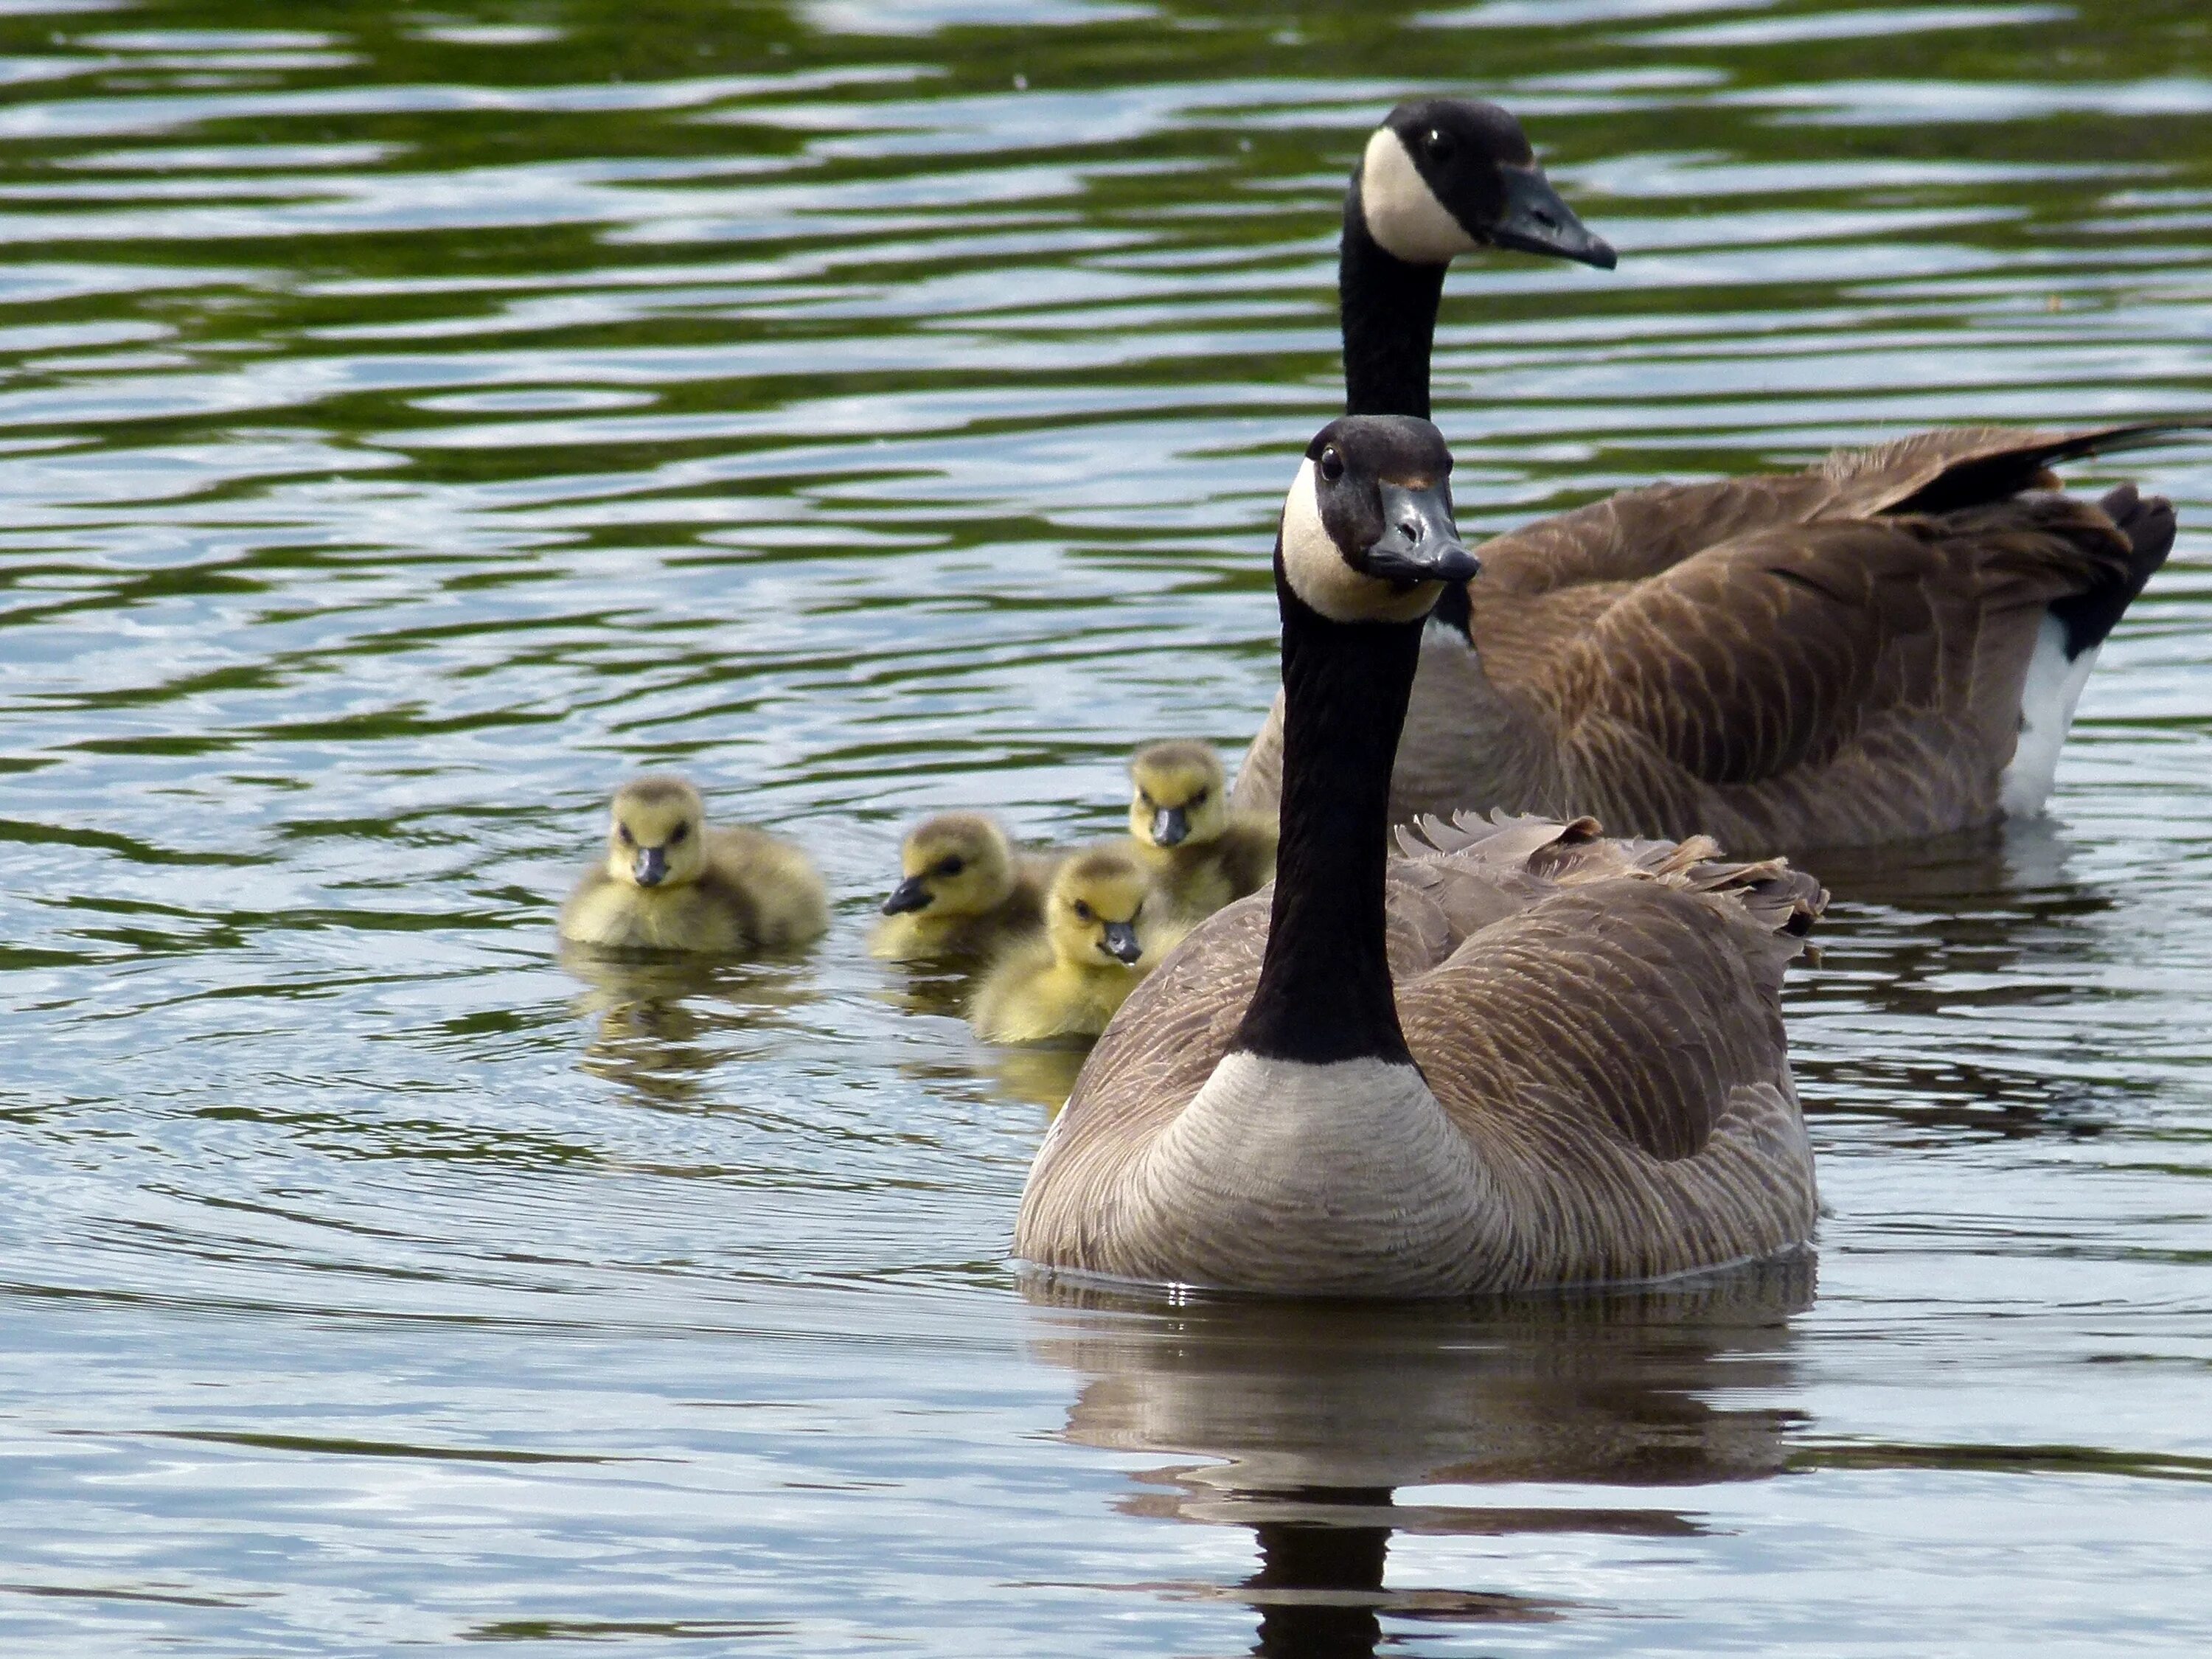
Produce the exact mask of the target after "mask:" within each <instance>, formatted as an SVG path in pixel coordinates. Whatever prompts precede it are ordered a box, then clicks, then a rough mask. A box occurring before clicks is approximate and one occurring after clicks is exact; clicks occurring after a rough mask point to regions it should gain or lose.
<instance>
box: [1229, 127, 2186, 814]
mask: <svg viewBox="0 0 2212 1659" xmlns="http://www.w3.org/2000/svg"><path fill="white" fill-rule="evenodd" d="M1482 246H1493V247H1504V248H1510V249H1516V250H1518V251H1521V252H1530V253H1540V254H1547V255H1550V256H1552V257H1554V258H1567V259H1576V260H1580V261H1583V262H1584V263H1586V264H1600V265H1607V266H1610V265H1611V264H1613V250H1612V249H1611V248H1610V247H1608V246H1606V244H1605V243H1603V242H1602V241H1601V240H1598V239H1597V238H1596V237H1595V236H1593V235H1591V234H1589V232H1588V231H1587V230H1585V229H1583V227H1582V225H1581V224H1580V222H1578V221H1577V220H1576V218H1575V216H1574V215H1573V214H1572V213H1571V211H1570V210H1568V209H1567V208H1566V207H1565V205H1564V204H1561V203H1560V202H1559V198H1558V197H1557V195H1556V194H1555V193H1554V192H1553V191H1552V189H1551V187H1550V186H1549V185H1547V184H1546V183H1544V181H1543V175H1542V174H1541V172H1540V171H1538V170H1537V168H1536V167H1535V163H1534V160H1533V158H1532V156H1531V154H1530V151H1529V148H1528V141H1527V140H1526V138H1524V137H1522V133H1521V129H1520V127H1519V126H1518V125H1517V124H1516V122H1515V121H1514V120H1513V118H1512V117H1510V115H1508V114H1506V113H1505V112H1504V111H1503V110H1500V109H1498V108H1497V107H1496V106H1492V105H1486V104H1473V103H1466V102H1461V101H1457V100H1449V99H1430V100H1419V101H1417V102H1413V103H1407V104H1402V105H1401V106H1399V107H1398V108H1397V109H1395V110H1394V111H1392V112H1391V114H1390V117H1389V119H1388V120H1387V121H1386V122H1385V123H1384V124H1383V126H1382V127H1381V128H1379V129H1378V130H1377V131H1376V132H1375V133H1374V135H1373V136H1372V137H1370V139H1369V140H1368V143H1367V146H1366V149H1365V151H1364V154H1363V155H1362V158H1361V161H1360V163H1359V166H1358V168H1357V169H1356V170H1355V171H1354V173H1353V175H1352V185H1351V188H1350V190H1349V191H1347V193H1346V199H1345V217H1344V240H1343V252H1342V259H1341V263H1340V268H1339V279H1338V281H1339V295H1340V302H1341V307H1342V313H1343V325H1344V374H1345V391H1346V406H1347V408H1348V410H1349V411H1350V412H1351V413H1353V414H1404V415H1420V416H1426V415H1427V414H1428V413H1429V355H1430V348H1431V341H1432V339H1433V337H1434V334H1435V330H1436V320H1437V301H1438V298H1439V296H1440V295H1441V293H1442V291H1443V278H1444V273H1445V270H1446V269H1447V268H1448V267H1449V264H1450V262H1451V261H1452V259H1454V258H1456V257H1458V256H1459V255H1461V254H1463V253H1468V252H1474V250H1475V249H1477V248H1478V247H1482ZM2173 429H2174V428H2172V427H2171V426H2165V425H2131V426H2115V427H2100V428H2084V429H2081V430H2075V431H2050V432H2008V431H2002V430H1999V429H1996V428H1987V427H1973V428H1949V429H1943V430H1938V431H1933V432H1924V433H1921V434H1919V435H1917V436H1913V437H1910V438H1906V439H1903V440H1900V441H1898V442H1895V443H1891V444H1887V445H1884V446H1882V447H1879V448H1875V449H1869V450H1862V451H1848V450H1839V451H1838V452H1836V453H1833V454H1831V455H1829V456H1827V457H1826V459H1823V460H1821V461H1820V462H1818V463H1817V464H1815V465H1812V466H1809V467H1808V468H1806V469H1805V470H1804V471H1802V472H1793V473H1778V474H1767V475H1761V476H1754V477H1743V478H1732V479H1728V480H1725V481H1723V482H1720V483H1705V484H1691V485H1675V484H1663V483H1662V484H1656V485H1653V486H1651V487H1650V488H1647V489H1635V490H1629V491H1626V492H1624V493H1622V494H1620V495H1614V496H1612V497H1611V498H1609V499H1607V500H1605V501H1598V502H1595V503H1594V504H1592V505H1590V506H1589V507H1583V508H1581V509H1579V510H1577V511H1576V512H1573V513H1566V514H1564V515H1562V516H1560V517H1558V518H1553V519H1547V520H1543V521H1541V522H1540V523H1537V524H1534V525H1531V526H1528V527H1527V528H1525V529H1522V530H1520V531H1517V532H1513V533H1512V534H1510V535H1507V536H1504V537H1500V538H1497V539H1496V540H1493V541H1492V542H1490V543H1488V544H1486V545H1485V547H1484V549H1483V562H1484V565H1485V567H1486V574H1485V575H1484V577H1483V579H1482V580H1481V581H1480V582H1478V583H1476V584H1474V586H1473V587H1472V588H1467V587H1463V586H1456V585H1455V586H1451V587H1448V588H1447V589H1446V590H1445V593H1444V597H1443V601H1442V602H1441V603H1440V604H1439V605H1438V606H1437V620H1436V622H1435V623H1432V624H1431V628H1430V629H1429V632H1428V634H1427V635H1425V639H1424V641H1423V650H1422V653H1421V657H1420V665H1419V672H1418V673H1417V674H1416V676H1415V678H1414V684H1413V697H1412V702H1411V705H1410V709H1409V712H1408V714H1407V722H1406V734H1405V738H1404V740H1403V742H1402V743H1401V746H1400V749H1399V753H1398V757H1397V767H1396V772H1395V778H1394V781H1393V787H1392V792H1391V808H1390V811H1391V817H1392V818H1393V820H1394V821H1395V822H1401V823H1402V822H1405V821H1407V820H1408V819H1410V818H1412V817H1414V816H1416V815H1418V814H1420V813H1425V812H1440V811H1453V810H1459V809H1471V810H1474V811H1490V810H1492V809H1497V808H1504V809H1505V810H1508V811H1541V812H1547V813H1550V814H1553V815H1554V816H1567V815H1571V814H1574V813H1579V812H1589V813H1595V815H1597V816H1598V817H1601V818H1602V819H1604V821H1605V822H1606V823H1607V825H1609V826H1610V827H1611V828H1612V829H1615V830H1616V831H1629V832H1633V833H1636V834H1639V835H1664V836H1683V835H1687V834H1691V833H1693V832H1698V831H1703V832H1705V833H1707V834H1711V835H1713V836H1718V837H1719V838H1720V840H1721V841H1722V842H1723V844H1724V845H1726V846H1727V847H1728V848H1729V850H1730V851H1731V852H1735V853H1747V852H1759V851H1771V850H1782V849H1788V850H1792V851H1802V850H1804V849H1807V848H1818V847H1836V846H1851V845H1866V844H1870V843H1875V842H1886V841H1896V840H1902V839H1905V838H1908V837H1913V836H1927V835H1936V834H1941V833H1944V832H1947V831H1949V830H1954V829H1968V828H1972V827H1975V826H1978V825H1982V824H1987V823H1995V822H1997V821H1999V820H2001V819H2003V818H2006V817H2028V816H2033V814H2035V813H2037V812H2039V811H2041V810H2042V808H2043V805H2044V802H2045V799H2046V798H2047V797H2048V795H2049V794H2050V792H2051V785H2052V781H2053V775H2054V773H2055V771H2056V769H2057V759H2058V753H2059V749H2060V746H2061V745H2062V744H2063V742H2064V740H2065V737H2066V732H2067V730H2068V728H2069V726H2070V724H2071V722H2072V720H2073V714H2074V708H2075V702H2076V701H2077V700H2078V699H2079V697H2080V696H2081V688H2082V685H2083V683H2084V682H2085V681H2086V680H2087V678H2088V674H2089V671H2090V669H2091V667H2092V666H2093V664H2094V663H2095V661H2096V658H2097V653H2098V650H2099V647H2100V646H2101V645H2102V643H2103V641H2104V640H2105V638H2106V635H2108V634H2109V633H2110V632H2111V631H2112V628H2113V626H2114V624H2116V623H2118V621H2119V618H2120V616H2121V613H2122V612H2124V611H2125V610H2126V609H2127V607H2128V605H2130V603H2131V602H2132V601H2133V600H2134V599H2135V598H2136V595H2137V594H2138V593H2139V592H2142V587H2143V584H2144V583H2145V582H2146V581H2147V580H2149V578H2150V576H2151V574H2152V573H2153V572H2154V571H2155V570H2157V568H2159V567H2160V564H2162V563H2163V562H2165V559H2166V554H2167V552H2168V550H2170V549H2171V548H2172V544H2173V536H2174V518H2173V509H2172V507H2171V505H2169V504H2168V503H2167V502H2166V501H2162V500H2160V499H2158V498H2156V497H2153V496H2142V495H2138V494H2137V493H2136V490H2135V489H2134V488H2133V487H2132V486H2122V487H2121V488H2119V489H2115V490H2113V491H2112V492H2111V493H2110V494H2109V495H2106V496H2105V497H2104V498H2103V499H2102V500H2101V501H2096V502H2091V501H2082V500H2078V499H2075V498H2073V497H2070V496H2067V495H2062V494H2060V493H2059V492H2058V489H2057V479H2056V478H2055V477H2053V476H2052V474H2051V471H2050V469H2051V467H2053V466H2054V465H2057V464H2059V463H2061V462H2063V461H2068V460H2072V459H2078V458H2080V457H2082V456H2086V455H2089V454H2093V453H2100V452H2102V451H2110V450H2117V449H2121V448H2124V447H2130V446H2133V445H2138V444H2142V443H2145V442H2148V441H2151V440H2154V439H2156V438H2158V437H2160V436H2162V435H2165V434H2166V433H2168V432H2171V431H2172V430H2173ZM1281 764H1282V729H1281V705H1280V703H1279V702H1278V704H1277V707H1276V711H1275V713H1274V714H1271V715H1270V717H1269V720H1268V722H1267V726H1265V727H1263V728H1262V730H1261V733H1260V735H1259V736H1258V737H1257V738H1255V740H1254V742H1253V744H1252V746H1251V748H1250V750H1249V751H1248V753H1247V755H1246V757H1245V760H1244V763H1243V766H1242V767H1240V768H1239V769H1238V775H1237V787H1236V792H1235V796H1234V800H1235V804H1236V805H1237V808H1238V809H1239V810H1241V811H1250V812H1260V813H1265V812H1266V811H1270V810H1272V809H1273V807H1274V805H1276V802H1277V799H1278V796H1279V784H1280V774H1281Z"/></svg>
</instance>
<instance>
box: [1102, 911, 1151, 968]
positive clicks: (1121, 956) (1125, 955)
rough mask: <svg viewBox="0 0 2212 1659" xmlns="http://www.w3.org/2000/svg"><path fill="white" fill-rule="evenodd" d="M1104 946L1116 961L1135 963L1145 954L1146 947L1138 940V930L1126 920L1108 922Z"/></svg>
mask: <svg viewBox="0 0 2212 1659" xmlns="http://www.w3.org/2000/svg"><path fill="white" fill-rule="evenodd" d="M1103 949H1104V951H1105V952H1106V954H1107V955H1108V956H1109V957H1113V958H1114V959H1115V961H1116V962H1125V963H1133V962H1135V961H1136V959H1137V958H1138V957H1140V956H1142V955H1144V954H1145V947H1144V946H1143V945H1140V944H1139V943H1138V940H1137V930H1136V929H1135V928H1134V927H1132V926H1131V925H1130V924H1129V923H1127V922H1126V921H1109V922H1108V923H1107V924H1106V943H1105V945H1104V946H1103Z"/></svg>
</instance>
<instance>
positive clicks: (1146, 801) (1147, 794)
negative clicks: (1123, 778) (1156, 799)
mask: <svg viewBox="0 0 2212 1659" xmlns="http://www.w3.org/2000/svg"><path fill="white" fill-rule="evenodd" d="M1137 805H1139V806H1145V807H1150V806H1152V805H1153V801H1152V792H1151V791H1150V790H1148V789H1146V788H1145V787H1143V786H1142V785H1141V784H1140V785H1139V786H1138V788H1137Z"/></svg>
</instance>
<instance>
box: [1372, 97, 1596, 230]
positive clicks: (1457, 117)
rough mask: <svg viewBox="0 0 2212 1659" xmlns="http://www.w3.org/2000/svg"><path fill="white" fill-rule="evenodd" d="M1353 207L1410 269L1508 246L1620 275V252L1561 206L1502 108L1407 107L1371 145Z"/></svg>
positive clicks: (1419, 103)
mask: <svg viewBox="0 0 2212 1659" xmlns="http://www.w3.org/2000/svg"><path fill="white" fill-rule="evenodd" d="M1353 202H1354V207H1353V210H1354V211H1355V212H1357V213H1358V215H1359V216H1360V217H1361V219H1362V221H1363V222H1364V224H1365V225H1366V228H1367V234H1369V235H1370V236H1371V237H1373V238H1374V239H1375V240H1376V243H1377V244H1378V245H1380V246H1381V247H1382V248H1383V251H1384V252H1388V253H1390V254H1392V255H1394V256H1395V257H1396V258H1400V259H1403V260H1405V261H1406V262H1407V264H1416V265H1447V264H1450V263H1451V262H1452V261H1453V260H1454V259H1455V258H1457V257H1458V256H1459V255H1461V254H1462V253H1472V252H1474V250H1475V249H1476V248H1478V247H1504V248H1512V249H1514V250H1516V252H1522V253H1536V254H1542V255H1545V256H1547V257H1548V258H1554V259H1573V260H1576V261H1577V262H1578V263H1580V264H1586V265H1597V266H1599V267H1601V268H1602V269H1604V270H1612V269H1613V261H1614V257H1615V256H1614V254H1613V249H1612V247H1611V246H1608V245H1607V242H1606V241H1605V240H1604V239H1603V238H1602V237H1599V236H1594V235H1592V234H1590V233H1589V231H1587V230H1585V229H1584V228H1583V222H1582V221H1581V220H1579V219H1577V218H1576V217H1575V215H1574V210H1572V209H1571V208H1570V207H1569V206H1568V205H1567V204H1565V202H1563V201H1561V200H1560V199H1559V192H1558V191H1555V190H1553V188H1552V185H1551V181H1550V180H1549V179H1546V178H1545V177H1544V169H1543V168H1542V167H1539V166H1537V165H1536V153H1535V152H1534V150H1532V149H1529V148H1528V138H1527V137H1526V136H1525V135H1523V134H1522V131H1521V124H1520V123H1519V122H1518V121H1516V120H1515V119H1514V118H1512V117H1511V116H1510V115H1509V114H1507V113H1506V112H1504V110H1502V109H1500V108H1498V106H1497V105H1495V104H1480V103H1474V102H1471V101H1469V100H1466V99H1461V98H1415V99H1409V100H1407V101H1406V102H1405V103H1402V104H1401V105H1399V106H1398V107H1397V108H1395V109H1394V110H1392V111H1391V112H1390V113H1389V118H1387V119H1385V120H1384V121H1383V125H1381V126H1379V127H1377V128H1376V130H1375V131H1374V134H1373V136H1372V137H1370V138H1369V139H1368V141H1367V150H1366V153H1365V155H1363V156H1362V157H1361V158H1360V162H1359V173H1358V189H1357V190H1356V191H1354V192H1353Z"/></svg>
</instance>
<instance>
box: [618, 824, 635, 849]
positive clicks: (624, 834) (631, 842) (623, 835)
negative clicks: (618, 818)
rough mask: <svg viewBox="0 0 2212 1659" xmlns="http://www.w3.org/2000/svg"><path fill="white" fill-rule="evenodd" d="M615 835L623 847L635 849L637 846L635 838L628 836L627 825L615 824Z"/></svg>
mask: <svg viewBox="0 0 2212 1659" xmlns="http://www.w3.org/2000/svg"><path fill="white" fill-rule="evenodd" d="M615 835H616V836H617V838H619V839H620V841H621V842H622V844H623V846H625V847H635V846H636V845H637V837H636V836H633V835H632V834H630V832H629V825H628V824H626V823H617V825H615Z"/></svg>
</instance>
